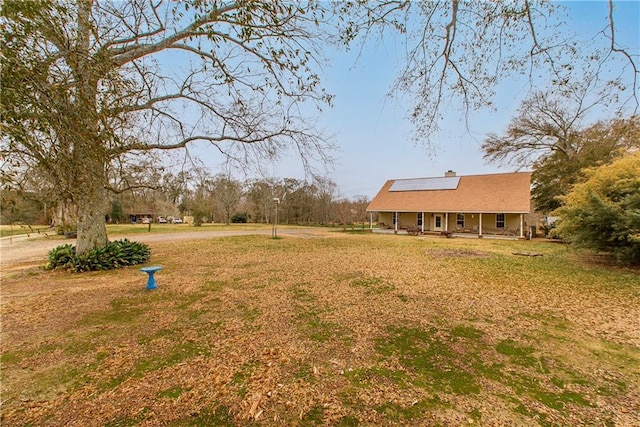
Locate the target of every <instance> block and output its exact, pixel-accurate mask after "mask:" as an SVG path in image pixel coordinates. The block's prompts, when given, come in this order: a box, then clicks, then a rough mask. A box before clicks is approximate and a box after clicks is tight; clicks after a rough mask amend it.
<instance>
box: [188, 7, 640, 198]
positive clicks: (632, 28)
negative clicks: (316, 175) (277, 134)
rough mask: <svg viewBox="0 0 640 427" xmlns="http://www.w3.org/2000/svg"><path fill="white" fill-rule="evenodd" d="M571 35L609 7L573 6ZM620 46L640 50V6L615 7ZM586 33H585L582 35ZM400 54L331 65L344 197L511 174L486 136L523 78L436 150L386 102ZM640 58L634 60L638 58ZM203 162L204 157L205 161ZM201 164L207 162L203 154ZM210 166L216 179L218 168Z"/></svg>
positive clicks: (377, 52) (329, 84)
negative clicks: (406, 182) (441, 179)
mask: <svg viewBox="0 0 640 427" xmlns="http://www.w3.org/2000/svg"><path fill="white" fill-rule="evenodd" d="M566 5H567V6H568V7H569V8H570V13H571V16H572V18H573V19H574V21H573V22H572V25H573V27H574V29H578V30H581V31H580V32H582V33H583V34H588V35H589V36H593V35H595V33H597V31H598V30H599V29H602V28H604V27H605V25H606V24H607V12H608V10H607V3H606V2H603V1H581V2H568V3H566ZM614 17H615V20H616V25H617V29H618V31H619V33H618V34H617V37H619V41H620V42H622V43H624V44H626V45H629V46H634V48H635V49H634V52H635V53H636V54H638V53H639V50H638V48H639V47H640V2H639V1H626V2H617V3H616V14H615V15H614ZM585 29H587V30H588V31H587V32H586V33H585V31H584V30H585ZM400 51H401V49H399V45H396V44H394V41H393V40H387V41H386V42H385V44H381V43H375V42H374V43H370V44H367V45H366V46H365V49H364V50H363V51H362V52H361V54H360V55H359V57H356V54H357V51H351V52H346V53H345V52H335V53H334V54H332V55H331V58H332V61H331V66H330V67H327V68H325V69H324V70H323V73H322V74H321V75H322V78H323V84H324V86H325V87H326V89H327V91H328V92H329V93H332V94H334V95H335V96H336V98H335V101H334V106H333V108H331V109H326V110H325V111H324V112H322V113H320V115H319V117H318V120H319V123H320V125H321V126H322V127H323V128H324V129H326V131H327V132H328V133H330V134H333V135H334V139H333V141H334V142H335V144H336V145H337V146H338V147H339V149H338V151H337V152H335V153H334V157H335V158H336V162H335V164H334V165H333V168H332V170H330V171H329V172H328V174H327V176H328V177H329V178H331V179H332V180H333V181H335V182H336V184H337V186H338V192H339V193H340V196H343V197H354V196H356V195H365V196H368V197H369V198H371V197H373V196H374V195H375V194H376V193H377V191H378V190H379V189H380V187H381V186H382V185H383V184H384V182H385V181H386V180H388V179H400V178H416V177H428V176H441V175H443V174H444V172H445V171H447V170H449V169H452V170H454V171H456V172H457V173H458V174H459V175H469V174H485V173H494V172H511V171H513V170H514V168H513V167H510V166H506V165H495V164H491V165H487V164H486V163H485V162H484V160H483V159H482V152H481V150H480V145H481V144H482V141H483V139H484V137H485V135H486V134H487V133H490V132H493V133H498V134H500V133H501V132H502V131H503V130H504V129H505V128H506V126H507V124H508V122H509V120H510V119H511V117H512V116H513V115H514V114H515V113H516V110H517V108H518V106H519V105H520V102H521V100H522V99H523V98H524V97H525V95H526V92H527V88H528V83H527V81H526V78H523V79H522V80H518V79H514V80H511V81H509V82H505V83H504V84H502V85H500V86H499V88H498V91H497V94H498V95H497V98H496V100H495V101H496V111H479V112H477V113H475V114H472V116H471V117H470V121H469V129H467V128H466V126H465V123H464V121H462V120H460V119H459V117H460V116H461V113H460V112H459V111H457V110H456V109H455V108H452V109H450V110H449V111H445V112H446V119H445V120H444V121H442V122H441V123H440V128H441V129H442V130H441V131H440V132H439V133H438V134H437V135H435V137H434V138H433V141H434V143H433V144H432V146H428V147H427V146H425V145H420V144H416V143H414V142H413V140H412V138H411V136H412V129H413V128H412V124H411V123H409V121H408V120H406V119H405V116H406V115H407V111H408V109H409V108H410V106H411V105H410V104H409V103H407V102H404V101H403V100H402V99H397V98H390V97H388V96H387V94H388V92H389V90H390V87H391V85H392V83H393V82H394V79H395V77H396V75H397V72H398V68H399V61H402V55H401V52H400ZM636 59H637V58H636ZM595 115H596V116H597V115H598V114H597V112H596V114H595ZM200 155H201V154H200ZM204 157H209V156H208V155H205V156H204ZM212 160H213V159H212V158H209V161H208V162H207V164H208V165H210V166H211V168H212V170H213V172H214V173H217V172H220V171H221V170H220V168H219V165H218V166H216V165H213V164H212V163H211V161H212ZM271 176H273V177H278V178H284V177H293V178H304V172H303V170H302V168H301V164H300V160H299V159H297V158H296V157H295V156H292V157H287V158H284V159H283V160H282V161H280V162H279V163H277V164H275V165H274V166H273V168H272V170H271Z"/></svg>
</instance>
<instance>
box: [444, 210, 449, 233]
mask: <svg viewBox="0 0 640 427" xmlns="http://www.w3.org/2000/svg"><path fill="white" fill-rule="evenodd" d="M444 231H449V212H445V213H444Z"/></svg>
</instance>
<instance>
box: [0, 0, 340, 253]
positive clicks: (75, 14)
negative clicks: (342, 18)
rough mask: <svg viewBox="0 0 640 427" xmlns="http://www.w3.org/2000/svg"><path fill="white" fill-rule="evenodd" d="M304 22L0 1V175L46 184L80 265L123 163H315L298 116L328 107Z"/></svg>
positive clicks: (139, 2)
mask: <svg viewBox="0 0 640 427" xmlns="http://www.w3.org/2000/svg"><path fill="white" fill-rule="evenodd" d="M316 10H317V8H316V7H315V6H314V4H305V5H298V4H293V3H279V2H268V1H267V2H259V1H230V2H224V1H210V2H201V1H196V0H194V1H184V2H169V1H167V2H164V1H162V0H158V1H154V0H135V1H128V2H120V1H108V0H105V1H98V0H76V1H56V0H42V1H32V2H21V1H7V2H5V3H4V5H3V9H2V14H3V31H2V42H3V43H2V45H3V48H2V49H3V50H2V54H3V58H4V60H3V67H4V69H3V73H2V87H3V93H2V97H3V99H2V105H3V111H2V112H3V118H2V124H3V135H4V136H3V138H2V155H3V160H5V161H6V163H5V165H4V168H3V169H4V170H9V169H11V170H13V171H15V169H17V168H23V170H26V169H27V168H29V167H36V166H37V167H38V168H41V169H42V170H45V171H46V172H47V173H48V174H49V177H50V178H49V179H50V180H51V182H52V183H53V185H54V186H55V187H56V188H57V189H58V193H59V198H60V199H63V200H64V199H69V200H72V201H73V202H74V203H76V204H77V207H78V240H77V252H78V253H84V252H86V251H87V250H90V249H92V248H95V247H100V246H103V245H105V244H106V243H107V235H106V228H105V219H104V213H105V212H104V210H103V206H102V205H103V200H104V199H105V189H106V187H107V184H108V178H107V170H108V169H109V166H110V164H111V163H112V162H113V161H114V160H115V159H118V158H120V157H122V156H126V155H127V154H128V153H141V152H148V151H153V150H168V149H175V148H183V147H185V146H187V145H188V144H190V143H192V142H194V141H206V142H209V143H211V144H212V145H213V146H214V147H216V148H217V149H218V150H219V151H220V152H222V153H224V154H226V155H227V156H229V157H231V158H235V159H238V160H239V161H242V160H243V158H246V157H247V156H254V157H262V158H265V157H272V156H276V155H277V153H278V152H279V150H280V149H282V148H283V147H286V146H294V147H296V148H297V149H298V150H299V152H300V154H301V155H302V157H305V156H306V154H307V153H313V155H316V154H317V150H320V151H321V150H322V149H323V147H324V145H323V142H322V141H323V138H322V137H321V135H319V134H318V132H316V131H315V130H314V129H313V128H311V127H310V126H309V125H307V122H306V121H305V120H304V119H303V117H302V115H301V113H300V107H299V104H300V103H302V102H304V101H312V102H314V103H318V105H320V104H327V103H329V102H330V100H331V98H330V96H329V95H327V94H326V93H325V92H324V91H323V89H322V88H321V87H320V85H319V78H318V76H317V75H316V73H315V71H314V67H315V65H316V63H315V60H316V55H317V54H318V51H319V49H318V43H319V41H320V40H321V39H320V38H319V37H318V31H320V27H318V26H316V25H315V24H314V22H315V21H316V20H317V19H319V16H318V15H317V14H316ZM9 106H10V107H11V108H9ZM252 153H253V154H252ZM311 155H312V154H309V156H311Z"/></svg>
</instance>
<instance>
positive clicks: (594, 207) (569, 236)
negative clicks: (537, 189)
mask: <svg viewBox="0 0 640 427" xmlns="http://www.w3.org/2000/svg"><path fill="white" fill-rule="evenodd" d="M587 176H588V179H587V181H585V182H584V183H581V184H577V185H575V186H574V187H573V190H572V191H571V192H570V193H569V194H568V195H567V196H566V197H565V206H564V207H562V208H560V209H558V210H557V211H556V213H555V214H554V215H558V216H560V217H561V218H562V221H560V222H559V225H558V228H557V230H558V233H559V234H560V236H561V237H562V238H563V239H565V240H567V241H569V242H571V243H574V244H576V245H580V246H583V247H586V248H590V249H595V250H597V251H603V252H608V253H611V254H612V255H613V256H614V257H615V258H616V259H618V261H620V262H622V263H626V264H635V265H640V153H635V154H630V155H627V156H625V157H623V158H621V159H618V160H616V161H614V162H613V163H611V164H608V165H604V166H601V167H599V168H596V169H591V170H589V171H588V172H587Z"/></svg>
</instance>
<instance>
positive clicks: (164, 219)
mask: <svg viewBox="0 0 640 427" xmlns="http://www.w3.org/2000/svg"><path fill="white" fill-rule="evenodd" d="M158 223H159V224H166V223H167V219H166V218H165V217H163V216H159V217H158Z"/></svg>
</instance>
